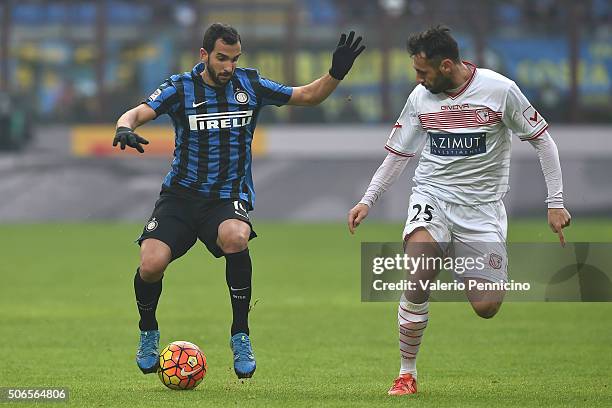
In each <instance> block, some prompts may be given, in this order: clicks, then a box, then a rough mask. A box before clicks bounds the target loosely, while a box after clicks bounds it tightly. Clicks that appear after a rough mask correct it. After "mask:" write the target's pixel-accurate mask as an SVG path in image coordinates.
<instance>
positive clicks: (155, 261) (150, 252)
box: [139, 239, 172, 282]
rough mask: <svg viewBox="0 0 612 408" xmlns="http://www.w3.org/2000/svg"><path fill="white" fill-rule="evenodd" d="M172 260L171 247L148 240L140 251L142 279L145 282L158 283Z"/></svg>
mask: <svg viewBox="0 0 612 408" xmlns="http://www.w3.org/2000/svg"><path fill="white" fill-rule="evenodd" d="M171 258H172V254H171V251H170V247H168V245H166V244H165V243H163V242H161V241H158V240H152V239H147V240H145V241H144V242H143V243H142V246H141V251H140V267H139V270H140V277H141V278H142V280H144V281H145V282H156V281H158V280H160V279H161V278H162V276H163V275H164V271H165V270H166V268H167V267H168V264H169V263H170V261H171Z"/></svg>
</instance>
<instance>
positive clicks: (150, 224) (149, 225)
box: [145, 218, 158, 232]
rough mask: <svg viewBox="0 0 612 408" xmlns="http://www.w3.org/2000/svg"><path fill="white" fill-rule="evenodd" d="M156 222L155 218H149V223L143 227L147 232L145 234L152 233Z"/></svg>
mask: <svg viewBox="0 0 612 408" xmlns="http://www.w3.org/2000/svg"><path fill="white" fill-rule="evenodd" d="M157 225H158V222H157V220H156V219H155V218H151V221H149V222H147V225H146V226H145V229H146V230H147V232H151V231H154V230H155V228H157Z"/></svg>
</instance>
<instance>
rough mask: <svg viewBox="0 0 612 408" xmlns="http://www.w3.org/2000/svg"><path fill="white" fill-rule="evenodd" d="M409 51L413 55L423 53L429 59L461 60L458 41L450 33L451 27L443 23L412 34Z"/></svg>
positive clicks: (409, 40)
mask: <svg viewBox="0 0 612 408" xmlns="http://www.w3.org/2000/svg"><path fill="white" fill-rule="evenodd" d="M408 52H409V53H410V55H412V56H414V55H417V54H420V53H423V54H425V57H426V58H427V59H429V60H435V61H441V60H443V59H446V58H448V59H450V60H452V61H453V62H460V59H459V47H458V46H457V41H455V39H454V38H453V37H452V36H451V35H450V28H448V27H445V26H443V25H439V26H436V27H432V28H429V29H427V30H425V31H423V32H421V33H418V34H414V35H413V36H411V37H410V38H409V39H408Z"/></svg>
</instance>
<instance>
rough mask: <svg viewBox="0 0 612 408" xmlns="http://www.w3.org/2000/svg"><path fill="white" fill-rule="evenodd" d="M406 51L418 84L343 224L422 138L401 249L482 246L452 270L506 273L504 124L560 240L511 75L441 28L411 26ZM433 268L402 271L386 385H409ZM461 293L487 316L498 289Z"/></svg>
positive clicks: (538, 131)
mask: <svg viewBox="0 0 612 408" xmlns="http://www.w3.org/2000/svg"><path fill="white" fill-rule="evenodd" d="M408 51H409V53H410V55H411V56H412V61H413V66H414V69H415V71H416V77H417V80H418V82H419V84H418V85H417V86H416V87H415V88H414V90H413V91H412V93H411V94H410V96H409V97H408V100H407V101H406V105H405V106H404V109H403V110H402V112H401V114H400V116H399V119H398V120H397V122H396V124H395V126H393V130H392V132H391V135H390V137H389V139H388V141H387V143H386V146H385V147H386V149H387V150H388V155H387V157H386V158H385V160H384V161H383V163H382V165H381V166H380V167H379V168H378V170H377V171H376V173H375V174H374V176H373V178H372V181H371V183H370V185H369V187H368V188H367V190H366V192H365V194H364V196H363V198H362V199H361V200H360V202H359V203H358V204H357V205H356V206H355V207H353V208H352V209H351V210H350V212H349V216H348V226H349V230H350V232H351V233H354V231H355V228H356V227H357V226H358V225H359V224H360V223H361V222H362V221H363V220H364V218H366V217H367V215H368V211H369V209H370V208H371V207H372V206H373V205H374V203H376V201H377V200H378V198H379V197H380V196H381V194H383V192H384V191H385V190H386V189H387V188H388V187H389V186H390V185H391V184H392V183H393V182H394V181H395V180H396V179H397V178H398V177H399V175H400V174H401V173H402V172H403V170H404V168H405V167H406V164H407V163H408V161H409V160H410V158H411V157H413V156H414V155H415V154H416V153H417V152H418V151H419V150H420V149H421V147H422V146H423V145H424V146H425V147H424V148H423V150H422V154H421V158H420V160H419V163H418V166H417V169H416V171H415V175H414V182H415V185H416V186H415V187H414V188H413V190H412V195H411V197H410V202H409V209H408V218H407V220H406V226H405V228H404V230H403V234H402V238H403V239H404V249H405V251H406V253H407V254H408V255H409V256H414V257H419V256H420V255H421V254H424V255H425V256H427V257H429V258H434V259H435V258H438V259H439V258H440V257H442V256H443V254H446V253H454V255H455V256H457V257H467V256H470V257H473V258H475V257H476V256H479V255H480V254H482V253H486V254H487V255H488V256H487V258H488V259H485V262H483V263H484V268H482V267H478V268H476V267H475V268H473V269H471V270H467V271H465V272H464V273H462V274H458V273H455V278H456V279H457V280H459V281H463V283H464V284H465V285H466V286H467V287H469V285H470V281H472V282H474V281H475V282H499V281H502V282H507V271H506V267H507V259H506V245H505V242H506V227H507V225H506V224H507V222H506V212H505V209H504V204H503V202H502V201H501V200H502V198H503V197H504V195H505V194H506V192H507V191H508V176H509V167H510V143H511V137H512V135H513V134H514V135H515V136H517V137H518V138H519V139H520V140H522V141H527V142H528V143H530V144H531V145H532V146H533V147H534V148H535V150H536V153H537V156H538V158H539V160H540V164H541V167H542V171H543V173H544V179H545V181H546V186H547V190H548V198H547V199H546V203H547V205H548V223H549V225H550V227H551V229H552V230H553V231H554V232H555V233H557V234H558V235H559V239H560V241H561V244H562V245H564V243H565V240H564V237H563V231H562V229H563V228H564V227H566V226H567V225H569V223H570V214H569V213H568V211H567V210H566V209H565V208H564V205H563V186H562V179H561V166H560V163H559V156H558V152H557V147H556V145H555V142H554V141H553V139H552V138H551V137H550V135H549V134H548V132H547V130H546V129H547V127H548V125H547V123H546V121H545V120H544V118H542V116H541V115H540V114H539V113H538V111H537V110H535V108H534V107H533V106H531V104H530V103H529V101H528V100H527V98H525V96H524V95H523V94H522V93H521V91H520V90H519V88H518V87H517V86H516V84H515V83H514V82H513V81H511V80H510V79H508V78H506V77H504V76H502V75H500V74H498V73H496V72H493V71H491V70H488V69H481V68H476V67H475V66H474V65H473V64H471V63H469V62H466V61H462V60H461V59H460V58H459V50H458V47H457V42H456V41H455V40H454V39H453V37H452V36H451V35H450V33H449V29H448V28H445V27H440V26H439V27H436V28H431V29H429V30H427V31H424V32H422V33H420V34H417V35H414V36H412V37H411V38H410V39H409V41H408ZM448 250H451V251H452V252H446V251H448ZM481 251H483V252H481ZM484 251H486V252H484ZM481 266H482V265H481ZM426 268H430V269H426ZM410 272H411V273H412V271H410ZM438 272H439V271H438V270H435V266H434V267H431V264H430V265H429V266H426V267H425V268H420V269H418V270H416V271H415V273H414V274H413V275H410V277H409V279H410V280H412V281H414V282H415V283H416V289H415V290H408V291H406V292H404V294H403V295H402V297H401V299H400V303H399V307H398V314H397V317H398V331H399V349H400V356H401V359H400V362H401V364H400V371H399V376H398V377H397V378H396V380H395V381H394V382H393V385H392V386H391V389H390V390H389V391H388V393H389V394H391V395H404V394H414V393H416V391H417V387H416V379H417V371H416V358H417V353H418V351H419V346H420V344H421V340H422V336H423V332H424V330H425V328H426V327H427V322H428V320H429V312H428V309H429V304H428V299H429V291H428V290H423V289H422V288H421V286H420V285H418V281H424V280H430V281H431V280H433V279H435V277H436V275H437V273H438ZM466 295H467V298H468V300H469V301H470V303H471V304H472V307H473V309H474V311H475V312H476V313H477V314H478V315H479V316H481V317H483V318H491V317H493V316H494V315H495V314H496V313H497V311H498V310H499V308H500V306H501V303H502V300H503V296H504V292H503V291H477V290H467V291H466Z"/></svg>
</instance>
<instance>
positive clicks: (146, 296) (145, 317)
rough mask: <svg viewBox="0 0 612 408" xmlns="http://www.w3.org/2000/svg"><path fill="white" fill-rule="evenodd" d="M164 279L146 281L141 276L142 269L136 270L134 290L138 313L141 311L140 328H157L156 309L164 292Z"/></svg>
mask: <svg viewBox="0 0 612 408" xmlns="http://www.w3.org/2000/svg"><path fill="white" fill-rule="evenodd" d="M162 279H163V278H162ZM162 279H160V280H158V281H157V282H153V283H149V282H145V281H143V280H142V278H141V277H140V270H139V269H137V270H136V276H134V292H135V293H136V306H138V313H140V322H139V323H138V326H139V327H140V330H157V319H155V311H156V310H157V302H158V301H159V296H160V295H161V292H162Z"/></svg>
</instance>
